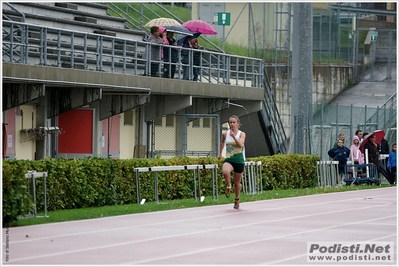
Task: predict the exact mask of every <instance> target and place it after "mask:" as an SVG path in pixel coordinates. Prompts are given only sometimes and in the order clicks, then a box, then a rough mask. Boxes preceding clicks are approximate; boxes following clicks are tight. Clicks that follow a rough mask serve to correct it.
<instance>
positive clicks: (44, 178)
mask: <svg viewBox="0 0 399 267" xmlns="http://www.w3.org/2000/svg"><path fill="white" fill-rule="evenodd" d="M46 180H47V172H45V173H43V183H44V184H43V188H44V189H43V192H44V217H47V185H46Z"/></svg>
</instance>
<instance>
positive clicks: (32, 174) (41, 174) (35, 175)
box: [25, 171, 48, 218]
mask: <svg viewBox="0 0 399 267" xmlns="http://www.w3.org/2000/svg"><path fill="white" fill-rule="evenodd" d="M25 178H28V179H29V178H30V179H32V189H31V190H32V201H33V203H34V204H35V206H34V208H33V214H31V213H30V212H29V214H28V216H26V217H35V218H36V217H48V216H47V192H46V189H47V186H46V178H47V172H36V171H28V173H26V174H25ZM36 178H43V195H44V216H37V203H36Z"/></svg>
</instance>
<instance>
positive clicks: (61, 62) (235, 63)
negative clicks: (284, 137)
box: [2, 20, 264, 88]
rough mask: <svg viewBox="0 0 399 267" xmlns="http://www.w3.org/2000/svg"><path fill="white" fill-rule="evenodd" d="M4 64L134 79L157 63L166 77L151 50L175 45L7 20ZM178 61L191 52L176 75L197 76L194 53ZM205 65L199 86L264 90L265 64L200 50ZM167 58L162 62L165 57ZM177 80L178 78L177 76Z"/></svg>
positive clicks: (186, 49)
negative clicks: (38, 66) (127, 76)
mask: <svg viewBox="0 0 399 267" xmlns="http://www.w3.org/2000/svg"><path fill="white" fill-rule="evenodd" d="M2 25H3V36H2V37H3V38H2V44H3V54H2V55H3V57H2V60H3V62H13V63H22V64H33V65H42V66H52V67H62V68H76V69H84V70H95V71H105V72H112V73H123V74H131V75H143V74H145V75H149V74H150V73H151V71H150V69H151V63H157V64H158V66H159V69H158V72H159V73H162V66H163V61H162V60H154V59H151V58H150V53H145V51H150V50H151V49H153V48H154V49H157V50H159V53H161V51H160V49H159V48H161V47H162V48H163V49H171V47H170V46H164V45H159V44H153V43H148V42H144V41H138V40H133V39H124V38H118V37H113V36H107V35H100V34H94V33H88V32H78V31H71V30H65V29H59V28H51V27H45V26H39V25H34V24H27V23H20V22H15V21H4V20H3V22H2ZM136 38H137V37H136ZM176 48H177V49H178V58H179V59H181V53H182V52H183V51H184V50H185V51H188V54H189V58H190V60H189V63H188V64H183V63H182V62H181V60H178V62H177V63H174V64H176V67H177V73H176V76H177V77H179V78H182V71H183V67H187V68H188V70H189V72H190V74H192V73H193V68H194V65H193V60H192V59H193V49H189V48H183V47H180V46H178V47H176ZM199 52H200V53H201V62H200V64H199V66H195V68H198V69H199V81H202V82H208V83H217V84H231V85H240V86H252V87H259V88H262V87H263V84H262V83H263V68H264V64H263V61H262V60H261V59H256V58H249V57H242V56H236V55H230V54H224V53H218V52H212V51H207V50H199ZM159 58H161V57H159ZM176 76H175V77H176Z"/></svg>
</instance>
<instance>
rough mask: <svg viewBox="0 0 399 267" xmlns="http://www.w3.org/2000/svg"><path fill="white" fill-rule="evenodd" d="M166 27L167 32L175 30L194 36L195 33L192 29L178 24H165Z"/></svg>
mask: <svg viewBox="0 0 399 267" xmlns="http://www.w3.org/2000/svg"><path fill="white" fill-rule="evenodd" d="M165 29H166V31H167V32H174V33H178V34H184V35H189V36H193V33H192V32H191V31H190V30H188V29H186V28H184V27H182V26H178V25H172V26H165Z"/></svg>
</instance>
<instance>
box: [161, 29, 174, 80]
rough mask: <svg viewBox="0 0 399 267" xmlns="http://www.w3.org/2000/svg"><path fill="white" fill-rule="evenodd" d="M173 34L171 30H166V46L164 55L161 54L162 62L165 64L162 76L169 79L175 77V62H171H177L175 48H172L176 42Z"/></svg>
mask: <svg viewBox="0 0 399 267" xmlns="http://www.w3.org/2000/svg"><path fill="white" fill-rule="evenodd" d="M173 36H174V33H173V32H168V31H166V41H165V44H167V45H168V46H166V47H164V55H163V62H164V66H165V69H164V72H163V77H164V78H171V79H173V78H174V77H175V73H176V64H173V63H176V62H177V49H176V48H173V47H174V46H177V42H176V39H175V38H174V37H173ZM166 42H167V43H166ZM171 63H172V64H171Z"/></svg>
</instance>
